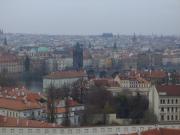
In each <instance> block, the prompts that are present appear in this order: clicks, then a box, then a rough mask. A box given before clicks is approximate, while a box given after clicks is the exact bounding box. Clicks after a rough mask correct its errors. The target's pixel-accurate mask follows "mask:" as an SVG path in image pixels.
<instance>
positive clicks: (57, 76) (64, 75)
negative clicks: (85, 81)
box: [45, 70, 87, 79]
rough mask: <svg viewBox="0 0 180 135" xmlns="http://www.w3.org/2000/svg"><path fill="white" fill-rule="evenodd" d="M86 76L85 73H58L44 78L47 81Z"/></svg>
mask: <svg viewBox="0 0 180 135" xmlns="http://www.w3.org/2000/svg"><path fill="white" fill-rule="evenodd" d="M86 76H87V74H86V72H85V71H83V70H81V71H58V72H53V73H51V74H49V75H47V76H45V78H47V79H63V78H79V77H86Z"/></svg>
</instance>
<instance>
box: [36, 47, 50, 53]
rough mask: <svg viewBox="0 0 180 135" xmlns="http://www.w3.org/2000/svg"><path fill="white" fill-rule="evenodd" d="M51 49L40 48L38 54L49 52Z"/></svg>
mask: <svg viewBox="0 0 180 135" xmlns="http://www.w3.org/2000/svg"><path fill="white" fill-rule="evenodd" d="M48 51H49V49H48V48H47V47H39V48H38V52H48Z"/></svg>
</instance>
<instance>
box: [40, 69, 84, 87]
mask: <svg viewBox="0 0 180 135" xmlns="http://www.w3.org/2000/svg"><path fill="white" fill-rule="evenodd" d="M79 79H87V74H86V72H85V71H58V72H53V73H51V74H49V75H47V76H45V77H44V79H43V89H44V90H46V89H48V88H49V87H50V86H53V87H55V88H61V87H62V86H64V85H70V84H72V83H74V82H75V81H77V80H79Z"/></svg>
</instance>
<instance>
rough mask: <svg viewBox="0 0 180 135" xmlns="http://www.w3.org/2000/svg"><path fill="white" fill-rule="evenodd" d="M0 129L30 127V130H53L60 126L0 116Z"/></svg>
mask: <svg viewBox="0 0 180 135" xmlns="http://www.w3.org/2000/svg"><path fill="white" fill-rule="evenodd" d="M0 127H26V128H27V127H28V128H29V127H31V128H54V127H62V126H61V125H57V124H52V123H47V122H45V121H37V120H27V119H17V118H13V117H5V116H1V115H0Z"/></svg>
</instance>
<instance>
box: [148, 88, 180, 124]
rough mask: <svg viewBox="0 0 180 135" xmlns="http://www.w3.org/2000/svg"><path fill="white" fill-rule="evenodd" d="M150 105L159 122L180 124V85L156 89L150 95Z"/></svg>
mask: <svg viewBox="0 0 180 135" xmlns="http://www.w3.org/2000/svg"><path fill="white" fill-rule="evenodd" d="M149 103H150V106H149V107H150V109H151V110H152V111H153V112H154V113H155V114H156V116H157V118H158V121H159V122H161V123H171V122H172V123H176V122H178V123H179V122H180V85H162V86H156V87H154V88H153V89H152V90H151V92H150V95H149Z"/></svg>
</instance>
